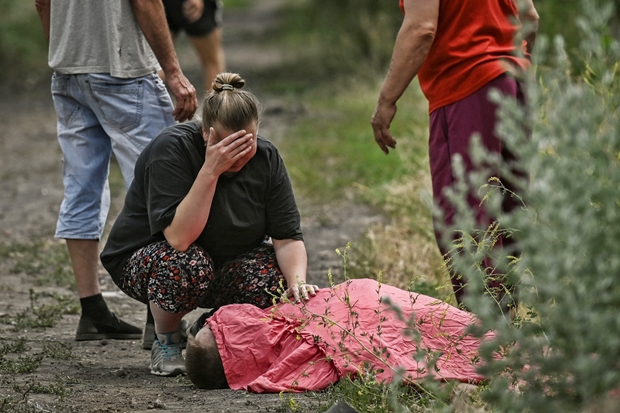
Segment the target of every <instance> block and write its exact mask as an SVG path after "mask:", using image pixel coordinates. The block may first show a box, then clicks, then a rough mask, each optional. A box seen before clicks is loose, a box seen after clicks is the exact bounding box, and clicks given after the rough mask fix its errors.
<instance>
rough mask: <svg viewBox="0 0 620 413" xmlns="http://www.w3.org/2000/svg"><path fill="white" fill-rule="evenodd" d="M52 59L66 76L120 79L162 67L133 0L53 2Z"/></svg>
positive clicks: (137, 75)
mask: <svg viewBox="0 0 620 413" xmlns="http://www.w3.org/2000/svg"><path fill="white" fill-rule="evenodd" d="M48 63H49V66H50V67H51V68H52V69H54V70H55V71H57V72H60V73H64V74H78V73H109V74H110V75H112V76H115V77H120V78H133V77H139V76H144V75H147V74H149V73H153V72H155V71H157V70H159V68H160V66H159V63H158V62H157V59H156V58H155V55H154V54H153V51H152V50H151V47H150V46H149V45H148V43H147V41H146V39H145V37H144V35H143V33H142V30H141V29H140V26H139V25H138V22H137V20H136V16H135V14H134V11H133V8H132V6H131V3H130V1H129V0H55V1H52V2H51V18H50V46H49V56H48Z"/></svg>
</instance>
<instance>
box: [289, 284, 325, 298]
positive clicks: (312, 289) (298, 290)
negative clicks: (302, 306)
mask: <svg viewBox="0 0 620 413" xmlns="http://www.w3.org/2000/svg"><path fill="white" fill-rule="evenodd" d="M318 291H319V287H318V286H316V285H314V284H305V283H304V284H297V283H295V284H293V285H292V286H291V287H290V288H289V289H288V290H287V294H286V295H287V297H288V298H289V300H290V301H292V302H294V303H296V302H299V300H300V299H301V300H303V301H308V300H309V299H310V297H311V296H315V295H316V293H317V292H318Z"/></svg>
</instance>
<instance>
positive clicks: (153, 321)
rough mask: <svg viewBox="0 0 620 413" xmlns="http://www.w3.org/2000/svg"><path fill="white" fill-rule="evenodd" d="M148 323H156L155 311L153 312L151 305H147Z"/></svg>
mask: <svg viewBox="0 0 620 413" xmlns="http://www.w3.org/2000/svg"><path fill="white" fill-rule="evenodd" d="M146 324H155V319H154V318H153V313H152V312H151V306H150V305H148V304H147V305H146Z"/></svg>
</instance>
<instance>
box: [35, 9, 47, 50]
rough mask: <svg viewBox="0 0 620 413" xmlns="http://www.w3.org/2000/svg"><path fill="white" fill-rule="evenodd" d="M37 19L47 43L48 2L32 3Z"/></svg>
mask: <svg viewBox="0 0 620 413" xmlns="http://www.w3.org/2000/svg"><path fill="white" fill-rule="evenodd" d="M34 5H35V7H36V9H37V13H38V14H39V19H40V20H41V26H43V34H44V35H45V39H47V43H48V44H49V42H50V0H35V3H34Z"/></svg>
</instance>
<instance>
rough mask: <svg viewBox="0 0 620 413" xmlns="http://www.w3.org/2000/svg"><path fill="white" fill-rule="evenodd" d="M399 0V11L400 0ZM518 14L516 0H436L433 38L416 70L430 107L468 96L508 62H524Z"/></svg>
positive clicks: (510, 64)
mask: <svg viewBox="0 0 620 413" xmlns="http://www.w3.org/2000/svg"><path fill="white" fill-rule="evenodd" d="M399 2H400V8H401V9H402V11H403V13H404V12H405V8H404V0H399ZM517 16H518V9H517V5H516V3H515V0H459V1H454V0H452V1H450V0H440V3H439V18H438V22H437V32H436V34H435V40H434V41H433V44H432V46H431V49H430V51H429V53H428V57H427V58H426V61H425V62H424V64H423V65H422V68H421V69H420V72H419V73H418V78H419V80H420V87H421V88H422V92H424V95H425V96H426V98H427V99H428V102H429V112H433V111H434V110H436V109H438V108H440V107H442V106H446V105H449V104H450V103H454V102H456V101H458V100H460V99H463V98H464V97H466V96H469V95H470V94H472V93H474V92H475V91H476V90H478V89H480V88H481V87H482V86H484V85H485V84H487V83H488V82H490V81H491V80H493V79H495V78H496V77H497V76H499V75H501V74H502V73H505V72H507V71H508V70H510V68H511V67H512V68H514V69H518V68H526V67H527V66H528V65H529V61H528V60H527V59H526V58H523V57H517V55H516V53H515V45H514V35H515V33H516V31H517V29H518V28H519V26H518V25H519V23H518V20H517ZM513 19H514V20H513ZM513 21H514V23H513Z"/></svg>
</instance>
